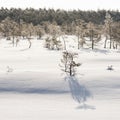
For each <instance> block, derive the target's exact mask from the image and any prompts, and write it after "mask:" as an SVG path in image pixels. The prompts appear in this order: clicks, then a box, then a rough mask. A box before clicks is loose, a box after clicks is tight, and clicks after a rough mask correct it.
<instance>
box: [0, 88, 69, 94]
mask: <svg viewBox="0 0 120 120" xmlns="http://www.w3.org/2000/svg"><path fill="white" fill-rule="evenodd" d="M0 93H21V94H66V93H69V91H67V90H54V89H48V88H26V89H25V88H23V89H22V88H11V87H9V88H0Z"/></svg>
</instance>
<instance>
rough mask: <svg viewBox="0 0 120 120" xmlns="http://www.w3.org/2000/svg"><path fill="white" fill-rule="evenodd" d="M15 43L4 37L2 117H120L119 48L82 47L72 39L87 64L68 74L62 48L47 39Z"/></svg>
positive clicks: (0, 86) (80, 119) (107, 119)
mask: <svg viewBox="0 0 120 120" xmlns="http://www.w3.org/2000/svg"><path fill="white" fill-rule="evenodd" d="M9 43H10V42H9V41H4V40H1V41H0V120H120V51H119V50H105V49H102V48H100V49H95V50H93V51H92V50H90V49H81V50H77V49H76V48H75V46H76V44H75V40H73V39H71V40H70V39H68V40H67V44H68V48H70V49H71V50H75V51H76V52H78V53H79V58H78V61H79V62H80V63H82V66H80V67H79V68H78V69H77V76H76V77H75V78H73V79H70V78H69V77H67V79H66V75H65V74H64V73H63V72H62V71H61V70H60V69H61V68H60V67H59V63H60V59H61V58H62V50H61V51H50V50H47V49H46V48H44V42H43V40H33V41H32V47H31V48H30V49H27V47H28V43H27V41H25V40H23V41H21V42H20V43H19V45H18V47H12V45H11V44H9ZM74 45H75V46H74ZM110 65H113V69H114V70H113V71H110V70H107V66H110ZM87 97H88V98H89V99H87V100H86V101H85V102H84V103H83V102H81V103H79V101H81V100H82V101H84V100H85V98H87Z"/></svg>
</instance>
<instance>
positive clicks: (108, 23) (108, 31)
mask: <svg viewBox="0 0 120 120" xmlns="http://www.w3.org/2000/svg"><path fill="white" fill-rule="evenodd" d="M104 23H105V24H104V35H105V37H106V39H105V43H104V48H106V45H107V41H108V40H110V47H109V48H110V49H111V47H112V36H111V35H112V24H113V20H112V17H111V15H110V14H109V13H108V12H107V13H106V16H105V20H104Z"/></svg>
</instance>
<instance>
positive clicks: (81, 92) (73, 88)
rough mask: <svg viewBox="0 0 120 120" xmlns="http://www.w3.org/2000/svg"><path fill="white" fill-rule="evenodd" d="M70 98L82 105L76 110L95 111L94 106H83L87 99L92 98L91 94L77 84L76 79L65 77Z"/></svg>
mask: <svg viewBox="0 0 120 120" xmlns="http://www.w3.org/2000/svg"><path fill="white" fill-rule="evenodd" d="M67 80H68V83H69V88H70V92H71V95H72V98H73V99H74V100H75V101H76V102H78V103H82V104H83V105H81V106H78V107H77V109H95V107H94V106H90V105H87V104H85V102H86V101H87V99H88V98H90V97H92V94H91V92H90V91H89V90H88V89H87V88H86V87H85V86H84V85H82V84H80V83H79V82H78V79H77V78H76V77H67Z"/></svg>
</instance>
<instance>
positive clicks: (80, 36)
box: [75, 19, 86, 49]
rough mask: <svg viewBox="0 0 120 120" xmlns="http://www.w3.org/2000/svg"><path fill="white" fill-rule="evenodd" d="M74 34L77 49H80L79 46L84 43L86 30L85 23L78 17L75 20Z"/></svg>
mask: <svg viewBox="0 0 120 120" xmlns="http://www.w3.org/2000/svg"><path fill="white" fill-rule="evenodd" d="M75 25H76V26H75V35H76V36H77V40H78V49H80V46H81V47H83V45H84V44H85V39H84V34H85V30H86V23H85V22H84V21H83V20H81V19H79V20H76V21H75Z"/></svg>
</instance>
